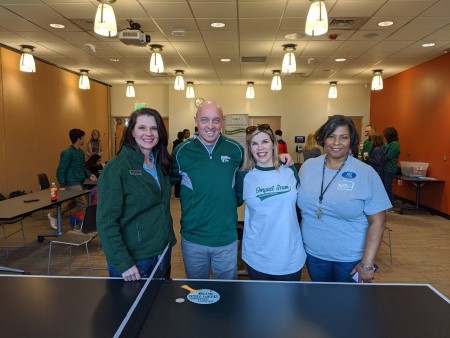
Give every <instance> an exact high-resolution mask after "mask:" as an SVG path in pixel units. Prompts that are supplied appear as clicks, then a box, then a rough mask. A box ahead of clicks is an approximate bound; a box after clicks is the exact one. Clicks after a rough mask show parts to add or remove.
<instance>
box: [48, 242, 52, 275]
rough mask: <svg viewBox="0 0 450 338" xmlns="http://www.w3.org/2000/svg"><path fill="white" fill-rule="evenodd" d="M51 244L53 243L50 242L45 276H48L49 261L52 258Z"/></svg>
mask: <svg viewBox="0 0 450 338" xmlns="http://www.w3.org/2000/svg"><path fill="white" fill-rule="evenodd" d="M52 244H53V242H50V246H49V249H48V263H47V275H50V260H51V257H52Z"/></svg>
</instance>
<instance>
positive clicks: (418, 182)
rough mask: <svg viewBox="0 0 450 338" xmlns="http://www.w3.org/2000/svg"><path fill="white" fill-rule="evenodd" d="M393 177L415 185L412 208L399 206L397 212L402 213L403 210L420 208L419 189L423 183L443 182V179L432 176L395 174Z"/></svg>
mask: <svg viewBox="0 0 450 338" xmlns="http://www.w3.org/2000/svg"><path fill="white" fill-rule="evenodd" d="M394 179H396V180H402V181H407V182H411V183H412V184H413V185H414V186H415V187H416V201H415V205H414V207H412V208H400V211H399V213H400V214H403V213H404V211H405V210H421V208H420V205H419V203H420V189H421V188H422V187H423V186H424V185H425V183H443V182H445V181H443V180H440V179H437V178H433V177H410V176H404V175H395V176H394Z"/></svg>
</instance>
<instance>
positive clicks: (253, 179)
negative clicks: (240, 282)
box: [236, 124, 306, 281]
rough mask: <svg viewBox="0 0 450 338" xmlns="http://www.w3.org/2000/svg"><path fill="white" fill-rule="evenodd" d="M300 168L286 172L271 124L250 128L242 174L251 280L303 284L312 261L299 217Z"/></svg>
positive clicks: (244, 243) (244, 246) (241, 195)
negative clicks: (305, 269)
mask: <svg viewBox="0 0 450 338" xmlns="http://www.w3.org/2000/svg"><path fill="white" fill-rule="evenodd" d="M298 188H299V178H298V174H297V171H296V169H295V166H293V165H292V166H290V167H285V166H280V164H279V161H278V144H277V141H276V139H275V135H274V133H273V131H272V129H270V126H269V125H268V124H261V125H259V126H250V127H248V128H247V143H246V148H245V155H244V164H243V167H242V169H241V170H240V171H239V172H238V173H237V180H236V189H237V196H238V204H242V203H243V202H244V201H245V222H244V236H243V239H242V259H243V260H244V262H245V264H246V267H247V271H248V274H249V276H250V278H251V279H256V280H283V281H299V280H300V277H301V271H302V268H303V265H304V263H305V260H306V254H305V250H304V249H303V241H302V235H301V232H300V226H299V223H298V219H297V213H296V207H295V204H296V199H297V191H298Z"/></svg>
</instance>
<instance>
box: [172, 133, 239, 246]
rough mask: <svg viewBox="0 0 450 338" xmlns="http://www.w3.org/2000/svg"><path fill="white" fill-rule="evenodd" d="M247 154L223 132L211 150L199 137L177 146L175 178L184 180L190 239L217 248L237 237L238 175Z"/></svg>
mask: <svg viewBox="0 0 450 338" xmlns="http://www.w3.org/2000/svg"><path fill="white" fill-rule="evenodd" d="M243 153H244V151H243V149H242V147H241V145H240V144H239V143H238V142H236V141H235V140H232V139H229V138H227V137H224V136H222V135H220V136H219V138H218V140H217V142H216V144H215V145H214V148H213V149H212V151H211V152H210V151H209V150H208V149H207V148H206V147H205V146H204V145H203V143H202V142H201V141H200V139H198V138H192V139H188V140H186V141H184V142H183V143H181V144H180V145H178V146H177V147H176V148H175V150H174V153H173V162H172V163H173V164H172V172H171V181H172V183H174V184H175V183H178V182H179V181H180V180H181V190H180V200H181V235H182V236H183V237H184V238H186V239H187V240H188V241H190V242H193V243H196V244H200V245H205V246H211V247H217V246H223V245H228V244H230V243H232V242H233V241H235V240H236V239H237V232H236V223H237V201H236V191H235V174H236V172H237V170H238V169H239V168H240V166H241V164H242V157H243Z"/></svg>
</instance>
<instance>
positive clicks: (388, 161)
mask: <svg viewBox="0 0 450 338" xmlns="http://www.w3.org/2000/svg"><path fill="white" fill-rule="evenodd" d="M383 134H384V138H385V139H386V156H385V160H384V179H383V183H384V187H385V189H386V192H387V194H388V196H389V199H390V200H391V203H392V204H394V191H393V190H392V181H393V180H394V175H395V174H396V173H397V170H398V158H399V156H400V143H399V142H398V140H399V138H398V133H397V129H395V128H394V127H388V128H386V129H384V131H383Z"/></svg>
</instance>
